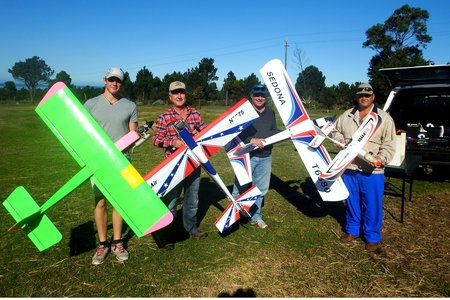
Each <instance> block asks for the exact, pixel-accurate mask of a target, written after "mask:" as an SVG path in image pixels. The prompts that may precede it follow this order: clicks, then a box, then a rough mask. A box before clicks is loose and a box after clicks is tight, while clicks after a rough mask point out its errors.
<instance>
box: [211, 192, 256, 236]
mask: <svg viewBox="0 0 450 300" xmlns="http://www.w3.org/2000/svg"><path fill="white" fill-rule="evenodd" d="M259 197H261V191H260V190H259V189H258V187H257V186H256V185H253V186H252V187H251V188H249V189H248V190H247V191H245V193H243V194H241V195H240V196H239V197H237V198H236V199H235V200H236V202H235V203H233V202H230V204H228V206H227V207H226V208H225V210H224V211H223V212H222V214H221V215H220V216H219V218H217V220H216V222H214V224H215V225H216V227H217V229H218V230H219V232H221V233H222V232H224V231H225V230H227V229H228V228H230V227H231V225H233V224H234V223H235V222H236V221H237V220H239V218H240V213H239V210H240V209H243V210H245V211H246V212H247V213H249V210H250V207H252V205H253V204H254V203H255V201H256V200H257V199H258V198H259ZM237 205H239V206H240V208H239V207H237ZM249 214H250V213H249Z"/></svg>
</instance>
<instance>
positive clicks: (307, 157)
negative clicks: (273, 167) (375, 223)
mask: <svg viewBox="0 0 450 300" xmlns="http://www.w3.org/2000/svg"><path fill="white" fill-rule="evenodd" d="M260 73H261V75H262V78H263V80H264V82H265V84H266V86H267V88H268V90H269V92H270V95H271V97H272V101H273V102H274V104H275V107H276V108H277V110H278V113H279V115H280V117H281V119H282V121H283V123H284V125H285V127H286V130H285V131H282V132H280V133H278V134H276V135H274V136H272V137H271V138H268V139H266V142H268V143H274V142H277V141H281V140H285V139H287V138H290V139H291V140H292V142H293V143H294V146H295V148H296V149H297V152H298V153H299V155H300V158H301V159H302V161H303V163H304V165H305V167H306V170H307V171H308V174H309V176H310V177H311V179H312V181H313V182H314V184H315V186H316V188H317V190H318V191H319V194H320V196H321V198H322V199H323V200H324V201H341V200H344V199H346V198H347V197H348V195H349V193H348V190H347V188H346V187H345V185H344V183H343V181H342V179H340V178H339V179H337V180H336V181H330V180H327V179H324V178H322V177H320V174H322V172H323V170H325V169H326V167H327V166H328V164H329V163H330V161H331V158H330V156H329V154H328V152H327V150H326V149H325V147H324V146H323V145H322V144H320V145H319V146H318V147H316V148H314V147H311V146H310V143H311V141H312V140H313V139H314V138H315V137H316V136H317V135H318V134H317V132H316V131H315V129H314V123H313V121H312V120H311V119H310V118H309V116H308V114H307V112H306V110H305V108H304V106H303V104H302V102H301V99H300V97H299V96H298V94H297V92H296V90H295V88H294V86H293V84H292V82H291V80H290V78H289V76H288V74H287V72H286V70H285V68H284V66H283V63H282V62H281V61H280V60H278V59H274V60H271V61H269V62H268V63H267V64H266V65H264V66H263V68H262V69H261V70H260Z"/></svg>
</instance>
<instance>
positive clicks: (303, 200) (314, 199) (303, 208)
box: [270, 173, 345, 227]
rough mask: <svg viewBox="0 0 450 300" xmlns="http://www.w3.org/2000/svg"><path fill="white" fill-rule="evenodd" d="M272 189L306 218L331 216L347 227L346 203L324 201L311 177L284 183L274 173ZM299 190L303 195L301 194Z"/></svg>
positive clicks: (271, 182) (271, 183)
mask: <svg viewBox="0 0 450 300" xmlns="http://www.w3.org/2000/svg"><path fill="white" fill-rule="evenodd" d="M270 188H272V189H274V190H275V191H276V192H277V193H279V194H280V195H281V196H282V197H283V198H284V199H286V200H287V201H288V202H289V203H291V204H292V205H293V206H294V207H296V208H297V210H298V211H300V212H302V213H303V214H304V215H305V216H308V217H311V218H322V217H325V216H327V215H330V216H332V217H333V218H334V219H336V221H337V222H338V223H339V224H340V226H341V227H343V226H345V205H344V201H336V202H325V201H322V199H321V197H320V195H319V192H318V191H317V189H316V187H315V185H314V183H313V182H312V180H311V178H310V177H307V178H306V180H305V181H303V182H300V180H290V181H283V180H281V179H280V178H279V177H278V176H276V175H275V174H273V173H272V176H271V178H270ZM299 189H301V191H302V192H303V193H300V192H299Z"/></svg>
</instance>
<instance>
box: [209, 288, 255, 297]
mask: <svg viewBox="0 0 450 300" xmlns="http://www.w3.org/2000/svg"><path fill="white" fill-rule="evenodd" d="M217 297H220V298H226V297H238V298H255V297H256V293H255V291H254V290H253V289H252V288H249V289H243V288H239V289H237V290H236V291H235V292H234V293H232V294H230V293H227V292H223V293H220V294H219V295H218V296H217Z"/></svg>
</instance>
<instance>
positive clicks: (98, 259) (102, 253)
mask: <svg viewBox="0 0 450 300" xmlns="http://www.w3.org/2000/svg"><path fill="white" fill-rule="evenodd" d="M109 252H110V249H109V246H106V245H100V246H99V247H98V248H97V251H96V252H95V254H94V256H93V257H92V264H93V265H100V264H102V263H103V262H104V261H105V259H106V257H107V256H108V253H109Z"/></svg>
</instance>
